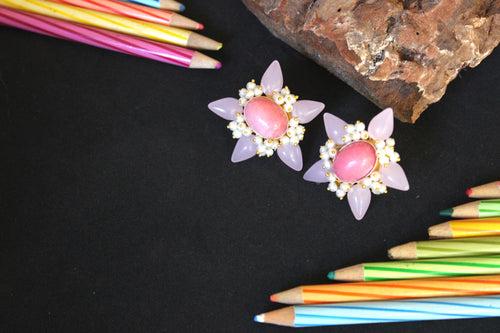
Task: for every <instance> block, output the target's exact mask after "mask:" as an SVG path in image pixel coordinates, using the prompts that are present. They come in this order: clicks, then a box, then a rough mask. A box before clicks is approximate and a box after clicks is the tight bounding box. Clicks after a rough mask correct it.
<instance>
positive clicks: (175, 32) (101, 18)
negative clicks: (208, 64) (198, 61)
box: [0, 0, 222, 50]
mask: <svg viewBox="0 0 500 333" xmlns="http://www.w3.org/2000/svg"><path fill="white" fill-rule="evenodd" d="M0 6H4V7H9V8H12V9H18V10H22V11H26V12H31V13H35V14H40V15H44V16H49V17H53V18H57V19H61V20H66V21H71V22H77V23H82V24H86V25H90V26H94V27H98V28H102V29H107V30H112V31H117V32H122V33H125V34H129V35H134V36H139V37H143V38H148V39H153V40H157V41H160V42H166V43H170V44H175V45H180V46H187V47H192V48H197V49H205V50H219V49H220V48H221V47H222V44H221V43H219V42H216V41H214V40H212V39H210V38H207V37H204V36H202V35H200V34H197V33H195V32H192V31H188V30H184V29H180V28H173V27H167V26H163V25H160V24H156V23H150V22H144V21H140V20H135V19H131V18H127V17H121V16H117V15H113V14H107V13H101V12H97V11H93V10H88V9H83V8H79V7H75V6H68V5H63V4H59V3H54V2H50V1H44V0H0Z"/></svg>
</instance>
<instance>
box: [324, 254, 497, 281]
mask: <svg viewBox="0 0 500 333" xmlns="http://www.w3.org/2000/svg"><path fill="white" fill-rule="evenodd" d="M487 274H500V255H493V256H478V257H460V258H445V259H420V260H404V261H387V262H372V263H364V264H359V265H355V266H350V267H346V268H342V269H338V270H336V271H332V272H330V273H328V278H329V279H331V280H338V281H382V280H403V279H423V278H431V277H450V276H467V275H487Z"/></svg>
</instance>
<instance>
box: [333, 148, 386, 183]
mask: <svg viewBox="0 0 500 333" xmlns="http://www.w3.org/2000/svg"><path fill="white" fill-rule="evenodd" d="M375 163H377V154H376V153H375V148H374V147H373V146H372V145H371V144H369V143H368V142H365V141H356V142H353V143H350V144H348V145H346V146H344V147H343V148H342V149H341V150H340V151H339V152H338V153H337V156H336V157H335V160H334V161H333V166H332V171H333V172H334V173H335V175H336V176H337V177H338V178H339V179H340V180H341V181H343V182H355V181H358V180H360V179H362V178H363V177H365V176H367V175H368V174H369V173H370V172H371V171H372V170H373V168H374V167H375Z"/></svg>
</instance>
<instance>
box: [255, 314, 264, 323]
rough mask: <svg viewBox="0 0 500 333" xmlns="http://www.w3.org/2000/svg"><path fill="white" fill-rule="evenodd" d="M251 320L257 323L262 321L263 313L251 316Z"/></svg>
mask: <svg viewBox="0 0 500 333" xmlns="http://www.w3.org/2000/svg"><path fill="white" fill-rule="evenodd" d="M253 321H255V322H257V323H263V322H264V314H263V313H261V314H259V315H256V316H255V317H253Z"/></svg>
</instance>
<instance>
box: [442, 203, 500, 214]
mask: <svg viewBox="0 0 500 333" xmlns="http://www.w3.org/2000/svg"><path fill="white" fill-rule="evenodd" d="M439 215H441V216H443V217H452V218H459V219H460V218H464V219H476V218H483V217H498V216H500V199H490V200H479V201H474V202H469V203H466V204H463V205H460V206H456V207H453V208H449V209H444V210H442V211H440V212H439Z"/></svg>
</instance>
